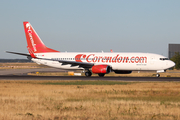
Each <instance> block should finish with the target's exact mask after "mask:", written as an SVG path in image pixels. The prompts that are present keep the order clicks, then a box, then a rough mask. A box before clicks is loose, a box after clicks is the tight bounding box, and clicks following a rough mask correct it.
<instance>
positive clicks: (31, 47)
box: [23, 22, 59, 57]
mask: <svg viewBox="0 0 180 120" xmlns="http://www.w3.org/2000/svg"><path fill="white" fill-rule="evenodd" d="M23 25H24V31H25V35H26V40H27V48H28V51H29V53H30V54H31V56H32V57H35V56H34V53H47V52H59V51H56V50H53V49H51V48H48V47H46V46H45V44H44V43H43V42H42V41H41V39H40V38H39V36H38V34H37V33H36V31H35V30H34V29H33V27H32V26H31V24H30V23H29V22H23Z"/></svg>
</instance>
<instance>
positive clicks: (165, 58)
mask: <svg viewBox="0 0 180 120" xmlns="http://www.w3.org/2000/svg"><path fill="white" fill-rule="evenodd" d="M160 60H169V59H168V58H160Z"/></svg>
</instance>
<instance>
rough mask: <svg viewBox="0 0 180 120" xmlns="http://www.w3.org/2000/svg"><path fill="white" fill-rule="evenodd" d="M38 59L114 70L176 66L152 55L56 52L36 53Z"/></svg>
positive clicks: (38, 60)
mask: <svg viewBox="0 0 180 120" xmlns="http://www.w3.org/2000/svg"><path fill="white" fill-rule="evenodd" d="M35 56H36V57H38V58H43V59H53V60H64V61H76V62H85V63H94V65H99V64H101V65H102V64H105V65H109V66H111V68H112V69H113V70H131V71H132V70H156V71H161V70H166V69H168V68H170V67H173V66H174V65H175V63H174V62H172V61H171V60H168V59H167V58H166V57H164V56H162V55H158V54H152V53H125V52H124V53H115V52H114V53H110V52H106V53H103V52H102V53H88V52H87V53H84V52H83V53H76V52H59V53H57V52H54V53H36V54H35ZM43 59H36V58H32V60H33V61H34V62H36V63H38V64H44V65H47V66H51V67H55V68H61V69H69V70H70V69H74V70H78V69H82V70H83V69H84V68H81V67H78V66H71V65H68V64H67V65H62V63H59V62H58V61H51V60H43Z"/></svg>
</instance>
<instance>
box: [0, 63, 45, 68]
mask: <svg viewBox="0 0 180 120" xmlns="http://www.w3.org/2000/svg"><path fill="white" fill-rule="evenodd" d="M44 67H46V66H44V65H38V64H36V63H0V69H29V68H44Z"/></svg>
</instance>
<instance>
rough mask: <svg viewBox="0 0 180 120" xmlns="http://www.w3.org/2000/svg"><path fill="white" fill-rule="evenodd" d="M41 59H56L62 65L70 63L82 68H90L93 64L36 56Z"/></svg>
mask: <svg viewBox="0 0 180 120" xmlns="http://www.w3.org/2000/svg"><path fill="white" fill-rule="evenodd" d="M37 59H42V60H50V61H58V62H59V63H62V65H71V67H73V66H79V67H82V68H91V67H92V66H94V63H85V62H76V61H65V60H55V59H46V58H37Z"/></svg>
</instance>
